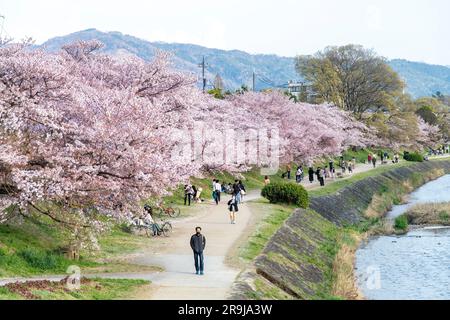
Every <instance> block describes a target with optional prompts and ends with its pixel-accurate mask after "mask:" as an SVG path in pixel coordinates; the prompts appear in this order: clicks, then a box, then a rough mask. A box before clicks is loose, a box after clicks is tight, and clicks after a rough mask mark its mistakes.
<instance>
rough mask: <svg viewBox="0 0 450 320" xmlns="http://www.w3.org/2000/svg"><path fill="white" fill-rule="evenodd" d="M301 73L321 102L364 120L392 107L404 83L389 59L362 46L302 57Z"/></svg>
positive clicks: (332, 48)
mask: <svg viewBox="0 0 450 320" xmlns="http://www.w3.org/2000/svg"><path fill="white" fill-rule="evenodd" d="M296 69H297V71H298V72H299V73H300V74H301V75H302V76H303V77H304V78H305V79H306V80H307V81H308V82H310V83H312V85H313V90H314V91H315V93H316V94H317V96H318V100H319V101H318V102H330V103H334V104H335V105H337V106H338V107H341V108H342V109H345V110H349V111H351V112H353V113H354V114H355V115H356V116H357V117H358V118H362V116H363V114H364V113H365V112H367V111H369V110H370V111H377V110H380V109H385V108H390V107H392V106H391V105H390V103H391V102H392V97H395V96H397V95H399V94H401V92H402V90H403V88H404V84H403V82H402V81H401V79H400V77H399V76H398V74H397V73H396V72H395V71H394V70H392V68H391V67H390V66H389V65H388V64H387V62H386V60H385V59H384V58H382V57H379V56H378V55H376V53H375V52H374V51H372V50H367V49H364V48H363V47H362V46H358V45H347V46H343V47H328V48H326V49H325V50H324V51H323V52H318V53H316V54H315V55H314V56H298V57H297V59H296Z"/></svg>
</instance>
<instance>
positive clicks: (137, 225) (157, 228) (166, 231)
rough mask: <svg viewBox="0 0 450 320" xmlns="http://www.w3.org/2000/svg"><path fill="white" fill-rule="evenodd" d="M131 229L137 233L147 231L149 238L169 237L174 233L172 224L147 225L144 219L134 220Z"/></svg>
mask: <svg viewBox="0 0 450 320" xmlns="http://www.w3.org/2000/svg"><path fill="white" fill-rule="evenodd" d="M131 229H132V230H134V231H137V232H141V231H145V234H146V236H147V237H149V238H150V237H155V236H164V237H168V236H169V235H170V234H171V233H172V224H171V223H170V222H169V221H161V223H157V222H153V223H147V222H145V221H143V220H142V219H133V222H132V223H131Z"/></svg>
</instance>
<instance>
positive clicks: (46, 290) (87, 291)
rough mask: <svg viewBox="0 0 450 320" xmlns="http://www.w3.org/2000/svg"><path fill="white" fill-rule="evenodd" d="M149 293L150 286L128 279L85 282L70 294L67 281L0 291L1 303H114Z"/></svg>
mask: <svg viewBox="0 0 450 320" xmlns="http://www.w3.org/2000/svg"><path fill="white" fill-rule="evenodd" d="M143 290H149V282H148V281H144V280H125V279H86V278H82V279H81V283H80V288H79V289H75V290H69V289H68V287H67V285H66V280H62V281H58V282H50V281H34V282H25V283H14V284H8V285H6V286H2V287H0V300H23V299H27V300H30V299H32V300H114V299H132V298H133V297H135V296H136V295H139V293H140V291H143Z"/></svg>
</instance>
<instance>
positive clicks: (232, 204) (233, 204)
mask: <svg viewBox="0 0 450 320" xmlns="http://www.w3.org/2000/svg"><path fill="white" fill-rule="evenodd" d="M228 210H229V211H230V223H231V224H236V212H238V211H239V208H238V202H237V199H236V196H235V195H233V196H231V200H230V201H228Z"/></svg>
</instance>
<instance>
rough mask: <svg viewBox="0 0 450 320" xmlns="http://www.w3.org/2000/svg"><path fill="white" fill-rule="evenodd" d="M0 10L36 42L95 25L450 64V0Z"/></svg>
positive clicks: (27, 3) (4, 6) (89, 1)
mask: <svg viewBox="0 0 450 320" xmlns="http://www.w3.org/2000/svg"><path fill="white" fill-rule="evenodd" d="M0 15H3V16H5V17H6V19H5V26H4V27H5V31H6V32H7V33H8V34H9V35H10V36H12V37H14V38H16V39H21V38H23V37H24V36H31V37H33V38H34V39H36V41H37V43H42V42H44V41H45V40H47V39H49V38H51V37H55V36H60V35H65V34H68V33H71V32H75V31H79V30H83V29H88V28H97V29H99V30H101V31H120V32H122V33H126V34H130V35H134V36H137V37H140V38H143V39H146V40H150V41H165V42H182V43H195V44H199V45H204V46H207V47H213V48H220V49H239V50H244V51H247V52H250V53H276V54H279V55H284V56H294V55H297V54H310V53H314V52H316V51H318V50H320V49H323V48H324V47H326V46H328V45H343V44H348V43H355V44H362V45H364V46H366V47H369V48H373V49H375V50H376V51H377V52H378V53H379V54H381V55H383V56H386V57H388V58H405V59H408V60H413V61H423V62H428V63H435V64H444V65H450V41H449V37H450V36H449V33H450V1H448V0H368V1H364V0H339V1H337V0H223V1H214V0H209V1H207V0H189V1H188V0H145V1H144V0H140V1H138V0H121V1H117V0H78V1H66V0H0ZM0 23H1V20H0Z"/></svg>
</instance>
